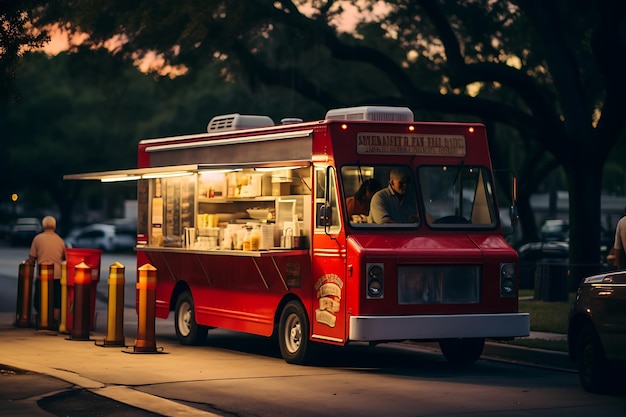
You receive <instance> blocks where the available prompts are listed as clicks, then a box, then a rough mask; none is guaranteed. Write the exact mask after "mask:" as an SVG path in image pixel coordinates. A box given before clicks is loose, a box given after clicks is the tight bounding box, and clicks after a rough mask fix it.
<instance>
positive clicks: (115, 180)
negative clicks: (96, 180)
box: [100, 175, 141, 182]
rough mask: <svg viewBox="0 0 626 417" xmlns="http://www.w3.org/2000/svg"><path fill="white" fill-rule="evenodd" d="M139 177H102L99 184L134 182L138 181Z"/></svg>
mask: <svg viewBox="0 0 626 417" xmlns="http://www.w3.org/2000/svg"><path fill="white" fill-rule="evenodd" d="M140 179H141V176H140V175H123V176H120V177H104V178H101V179H100V181H101V182H121V181H134V180H140Z"/></svg>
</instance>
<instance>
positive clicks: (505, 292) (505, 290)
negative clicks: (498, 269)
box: [500, 278, 515, 297]
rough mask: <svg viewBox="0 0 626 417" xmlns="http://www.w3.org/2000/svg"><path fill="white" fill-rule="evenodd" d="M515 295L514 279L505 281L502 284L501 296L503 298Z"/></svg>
mask: <svg viewBox="0 0 626 417" xmlns="http://www.w3.org/2000/svg"><path fill="white" fill-rule="evenodd" d="M514 293H515V284H514V282H513V280H512V279H510V278H506V279H503V280H502V282H501V283H500V294H501V295H502V296H505V297H506V296H511V295H513V294H514Z"/></svg>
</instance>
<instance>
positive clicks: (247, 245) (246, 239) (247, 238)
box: [242, 228, 250, 251]
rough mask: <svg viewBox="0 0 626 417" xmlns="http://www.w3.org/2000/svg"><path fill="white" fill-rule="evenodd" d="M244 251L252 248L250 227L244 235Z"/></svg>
mask: <svg viewBox="0 0 626 417" xmlns="http://www.w3.org/2000/svg"><path fill="white" fill-rule="evenodd" d="M242 249H243V250H244V251H246V250H247V251H249V250H250V229H248V228H246V234H245V235H244V236H243V247H242Z"/></svg>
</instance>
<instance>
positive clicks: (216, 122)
mask: <svg viewBox="0 0 626 417" xmlns="http://www.w3.org/2000/svg"><path fill="white" fill-rule="evenodd" d="M266 126H274V121H273V120H272V119H271V118H270V117H268V116H250V115H242V114H239V113H233V114H224V115H221V116H215V117H214V118H212V119H211V121H210V122H209V124H208V126H207V128H206V130H207V132H209V133H213V132H227V131H230V130H239V129H252V128H254V127H266Z"/></svg>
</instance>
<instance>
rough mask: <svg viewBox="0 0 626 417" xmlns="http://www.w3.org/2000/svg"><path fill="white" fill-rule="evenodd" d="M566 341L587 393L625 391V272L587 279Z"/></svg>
mask: <svg viewBox="0 0 626 417" xmlns="http://www.w3.org/2000/svg"><path fill="white" fill-rule="evenodd" d="M567 339H568V345H569V355H570V358H571V359H572V360H573V361H574V362H576V364H577V365H578V371H579V377H580V383H581V385H582V386H583V388H584V389H585V390H587V391H589V392H594V393H624V392H625V391H626V387H625V385H626V378H624V375H625V373H624V372H626V271H618V272H612V273H606V274H600V275H594V276H591V277H587V278H585V279H584V281H583V283H582V284H581V285H580V287H579V288H578V293H577V295H576V300H575V301H574V303H573V304H572V308H571V311H570V314H569V328H568V332H567Z"/></svg>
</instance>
